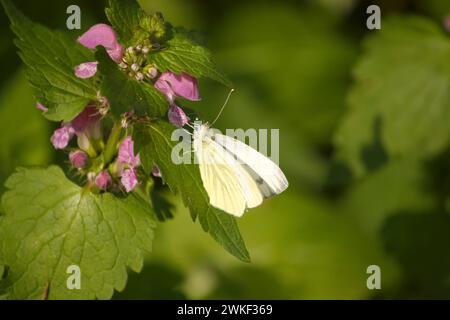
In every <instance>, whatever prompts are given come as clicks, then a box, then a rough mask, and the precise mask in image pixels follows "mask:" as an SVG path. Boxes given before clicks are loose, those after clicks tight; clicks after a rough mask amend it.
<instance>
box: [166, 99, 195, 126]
mask: <svg viewBox="0 0 450 320" xmlns="http://www.w3.org/2000/svg"><path fill="white" fill-rule="evenodd" d="M167 117H168V118H169V121H170V123H172V124H173V125H176V126H177V127H179V128H182V127H184V126H185V125H186V123H188V122H189V120H190V119H189V117H188V116H187V115H186V113H184V111H183V109H181V108H180V107H178V106H177V105H175V104H172V106H171V107H170V109H169V111H168V113H167Z"/></svg>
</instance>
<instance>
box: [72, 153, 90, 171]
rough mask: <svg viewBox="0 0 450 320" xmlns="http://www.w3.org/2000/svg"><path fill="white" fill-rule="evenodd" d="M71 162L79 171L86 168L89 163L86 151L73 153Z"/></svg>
mask: <svg viewBox="0 0 450 320" xmlns="http://www.w3.org/2000/svg"><path fill="white" fill-rule="evenodd" d="M69 160H70V163H71V164H72V166H74V167H75V168H77V169H81V168H84V167H85V166H86V164H87V161H88V156H87V154H86V153H85V152H84V151H81V150H77V151H72V152H71V153H70V154H69Z"/></svg>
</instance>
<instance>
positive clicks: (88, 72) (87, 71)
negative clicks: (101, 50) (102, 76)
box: [75, 61, 98, 79]
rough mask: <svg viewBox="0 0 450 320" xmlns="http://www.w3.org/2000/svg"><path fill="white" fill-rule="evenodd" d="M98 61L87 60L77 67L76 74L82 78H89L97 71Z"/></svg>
mask: <svg viewBox="0 0 450 320" xmlns="http://www.w3.org/2000/svg"><path fill="white" fill-rule="evenodd" d="M97 65H98V62H97V61H93V62H85V63H82V64H80V65H78V66H76V67H75V75H76V76H77V77H78V78H81V79H88V78H92V77H93V76H95V74H96V73H97Z"/></svg>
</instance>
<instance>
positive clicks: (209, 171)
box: [196, 137, 263, 217]
mask: <svg viewBox="0 0 450 320" xmlns="http://www.w3.org/2000/svg"><path fill="white" fill-rule="evenodd" d="M196 156H197V160H198V162H199V168H200V175H201V178H202V181H203V185H204V187H205V190H206V192H207V193H208V196H209V200H210V203H211V205H213V206H214V207H216V208H219V209H221V210H223V211H225V212H227V213H230V214H232V215H234V216H237V217H241V216H242V215H243V214H244V212H245V209H246V208H253V207H256V206H258V205H260V204H261V202H262V201H263V195H262V193H261V191H260V190H259V188H258V185H257V184H256V182H255V181H254V179H253V178H252V176H251V175H250V174H249V173H248V172H247V171H246V170H245V169H244V168H243V167H242V166H241V165H240V164H239V162H238V161H236V159H234V158H233V156H232V155H230V154H229V153H228V152H226V151H225V150H224V149H223V148H222V147H221V146H220V145H218V144H217V143H215V142H214V141H212V140H211V139H209V138H208V137H205V138H204V139H203V140H202V144H201V148H198V149H197V150H196Z"/></svg>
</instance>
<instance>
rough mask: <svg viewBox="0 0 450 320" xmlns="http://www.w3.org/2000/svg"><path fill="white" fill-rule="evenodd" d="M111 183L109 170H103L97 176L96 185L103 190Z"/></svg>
mask: <svg viewBox="0 0 450 320" xmlns="http://www.w3.org/2000/svg"><path fill="white" fill-rule="evenodd" d="M111 183H112V179H111V175H110V174H109V173H108V171H102V172H100V173H99V174H98V175H97V177H95V185H96V186H97V187H98V188H99V189H101V190H106V189H108V187H109V186H110V185H111Z"/></svg>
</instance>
